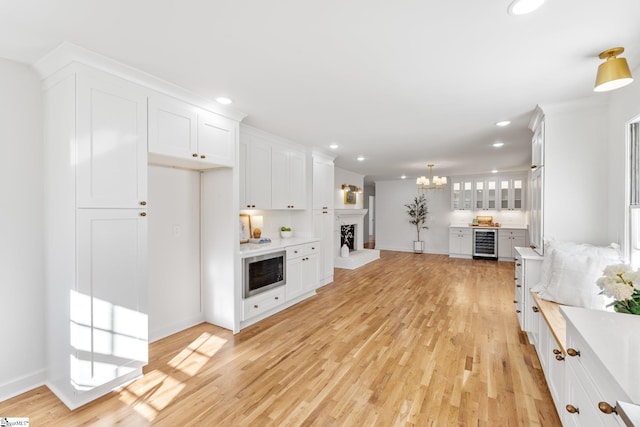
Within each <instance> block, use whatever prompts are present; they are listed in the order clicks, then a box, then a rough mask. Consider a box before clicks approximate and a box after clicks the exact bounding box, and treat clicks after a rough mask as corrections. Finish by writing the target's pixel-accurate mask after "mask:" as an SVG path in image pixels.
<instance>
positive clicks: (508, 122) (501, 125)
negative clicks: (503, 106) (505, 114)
mask: <svg viewBox="0 0 640 427" xmlns="http://www.w3.org/2000/svg"><path fill="white" fill-rule="evenodd" d="M510 124H511V121H510V120H502V121H500V122H498V123H496V126H500V127H505V126H509V125H510Z"/></svg>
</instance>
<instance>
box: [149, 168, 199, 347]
mask: <svg viewBox="0 0 640 427" xmlns="http://www.w3.org/2000/svg"><path fill="white" fill-rule="evenodd" d="M148 191H149V205H148V206H149V216H148V218H149V285H148V286H149V287H148V289H149V297H148V298H149V300H148V301H149V340H150V341H155V340H157V339H160V338H163V337H166V336H168V335H171V334H173V333H175V332H178V331H181V330H183V329H185V328H188V327H190V326H193V325H196V324H198V323H201V322H202V321H204V314H203V309H202V298H201V296H202V290H201V285H200V283H201V282H200V173H199V172H195V171H187V170H184V169H174V168H167V167H160V166H149V183H148Z"/></svg>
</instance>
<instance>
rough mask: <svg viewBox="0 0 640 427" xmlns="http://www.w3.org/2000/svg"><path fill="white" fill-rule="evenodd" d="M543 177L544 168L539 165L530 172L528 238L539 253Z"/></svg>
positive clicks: (540, 249) (541, 245) (541, 246)
mask: <svg viewBox="0 0 640 427" xmlns="http://www.w3.org/2000/svg"><path fill="white" fill-rule="evenodd" d="M543 179H544V168H543V167H540V168H537V169H536V170H534V171H533V173H532V174H531V212H530V213H529V221H530V225H529V240H530V241H531V246H532V247H533V248H534V249H535V251H536V252H538V253H539V254H542V253H543V248H544V245H543V244H542V239H543V236H542V231H543V229H544V228H543V218H544V217H543V215H542V209H543V197H542V192H543V184H542V183H543Z"/></svg>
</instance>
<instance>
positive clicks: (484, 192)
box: [473, 179, 498, 210]
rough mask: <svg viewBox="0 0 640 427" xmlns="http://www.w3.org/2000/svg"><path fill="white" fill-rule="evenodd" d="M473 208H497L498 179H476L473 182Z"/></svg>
mask: <svg viewBox="0 0 640 427" xmlns="http://www.w3.org/2000/svg"><path fill="white" fill-rule="evenodd" d="M473 200H474V208H475V209H477V210H480V209H482V210H487V209H497V208H498V180H497V179H478V180H476V181H475V182H474V192H473Z"/></svg>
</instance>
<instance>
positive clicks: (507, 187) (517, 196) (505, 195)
mask: <svg viewBox="0 0 640 427" xmlns="http://www.w3.org/2000/svg"><path fill="white" fill-rule="evenodd" d="M523 187H524V180H523V179H521V178H509V179H501V180H500V208H501V209H506V210H510V211H513V210H521V209H522V208H523V202H524V197H523Z"/></svg>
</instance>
